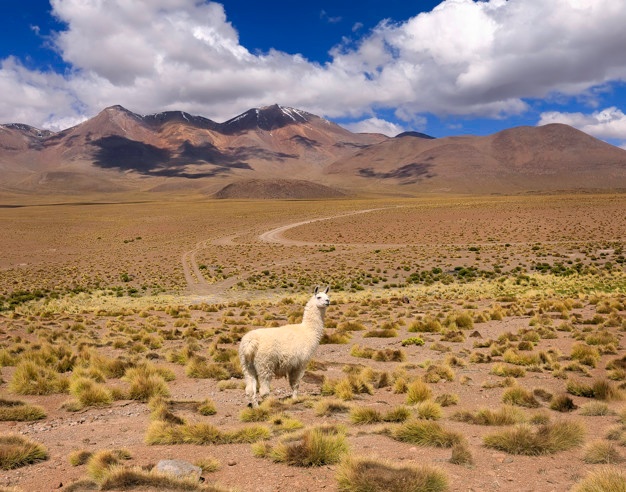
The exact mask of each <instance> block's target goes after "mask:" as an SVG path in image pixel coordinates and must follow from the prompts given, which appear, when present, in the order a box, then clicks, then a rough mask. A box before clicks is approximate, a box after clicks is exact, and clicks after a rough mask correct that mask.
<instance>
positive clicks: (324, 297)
mask: <svg viewBox="0 0 626 492" xmlns="http://www.w3.org/2000/svg"><path fill="white" fill-rule="evenodd" d="M329 290H330V286H329V287H326V289H325V290H324V291H321V290H319V287H315V292H314V293H313V297H314V298H315V305H316V306H317V307H318V308H319V309H326V308H327V307H328V306H330V298H329V297H328V291H329Z"/></svg>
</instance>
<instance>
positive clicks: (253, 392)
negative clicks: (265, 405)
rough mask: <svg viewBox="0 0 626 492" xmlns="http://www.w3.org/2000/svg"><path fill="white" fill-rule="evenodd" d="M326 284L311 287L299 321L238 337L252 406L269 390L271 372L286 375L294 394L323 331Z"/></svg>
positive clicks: (242, 365) (274, 374)
mask: <svg viewBox="0 0 626 492" xmlns="http://www.w3.org/2000/svg"><path fill="white" fill-rule="evenodd" d="M329 288H330V287H327V288H326V290H324V292H321V291H319V289H318V288H317V287H316V288H315V293H314V294H313V296H311V299H309V301H308V302H307V303H306V306H305V307H304V315H303V317H302V323H300V324H293V325H285V326H281V327H278V328H260V329H258V330H252V331H250V332H248V333H246V334H245V335H244V336H243V338H242V339H241V343H240V344H239V359H240V360H241V369H242V370H243V374H244V377H245V380H246V396H247V397H248V398H249V400H250V404H251V405H252V406H254V407H256V406H258V404H259V401H258V400H259V397H260V398H261V399H263V398H265V397H266V396H267V395H268V394H269V392H270V381H271V379H272V376H275V377H277V378H279V377H284V376H286V377H287V378H289V385H290V386H291V390H292V394H291V396H292V398H297V396H298V386H299V385H300V379H302V376H303V374H304V371H305V369H306V366H307V364H308V363H309V360H310V359H311V357H312V356H313V353H314V352H315V349H317V346H318V345H319V343H320V339H321V338H322V333H323V332H324V315H325V314H326V308H327V307H328V306H329V304H330V299H329V298H328V290H329ZM257 387H258V393H257Z"/></svg>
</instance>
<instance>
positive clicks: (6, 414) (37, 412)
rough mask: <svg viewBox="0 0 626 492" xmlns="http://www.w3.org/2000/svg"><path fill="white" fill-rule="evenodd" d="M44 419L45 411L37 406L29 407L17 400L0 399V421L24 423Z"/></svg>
mask: <svg viewBox="0 0 626 492" xmlns="http://www.w3.org/2000/svg"><path fill="white" fill-rule="evenodd" d="M45 417H46V412H45V410H44V409H43V408H42V407H40V406H38V405H29V404H28V403H25V402H23V401H19V400H6V399H4V398H0V421H6V420H13V421H17V422H26V421H31V420H41V419H43V418H45Z"/></svg>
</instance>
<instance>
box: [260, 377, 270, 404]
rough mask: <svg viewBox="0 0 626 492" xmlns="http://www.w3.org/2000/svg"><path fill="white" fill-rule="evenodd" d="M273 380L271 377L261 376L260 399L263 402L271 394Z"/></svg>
mask: <svg viewBox="0 0 626 492" xmlns="http://www.w3.org/2000/svg"><path fill="white" fill-rule="evenodd" d="M271 379H272V378H271V376H270V377H263V376H261V377H260V378H259V398H260V399H261V400H263V399H264V398H265V397H266V396H267V395H269V394H270V381H271Z"/></svg>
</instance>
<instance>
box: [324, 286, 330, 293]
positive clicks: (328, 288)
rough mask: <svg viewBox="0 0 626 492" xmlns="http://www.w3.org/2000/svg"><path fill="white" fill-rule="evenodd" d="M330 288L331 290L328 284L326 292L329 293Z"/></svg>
mask: <svg viewBox="0 0 626 492" xmlns="http://www.w3.org/2000/svg"><path fill="white" fill-rule="evenodd" d="M329 290H330V285H328V286H327V287H326V290H325V291H324V294H328V291H329Z"/></svg>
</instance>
